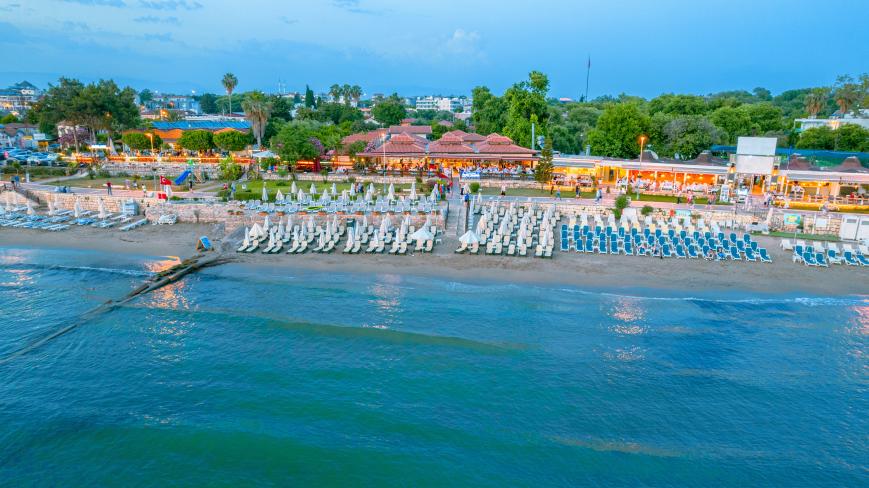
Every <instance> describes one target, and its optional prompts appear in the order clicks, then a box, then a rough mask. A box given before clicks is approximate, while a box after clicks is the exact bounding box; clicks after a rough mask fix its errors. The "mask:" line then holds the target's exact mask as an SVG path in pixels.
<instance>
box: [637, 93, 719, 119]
mask: <svg viewBox="0 0 869 488" xmlns="http://www.w3.org/2000/svg"><path fill="white" fill-rule="evenodd" d="M708 111H709V104H708V103H707V101H706V99H705V98H704V97H700V96H697V95H674V94H672V93H668V94H665V95H660V96H658V97H655V98H653V99H652V100H651V101H649V114H650V115H655V114H656V113H658V112H663V113H667V114H674V115H703V114H705V113H707V112H708Z"/></svg>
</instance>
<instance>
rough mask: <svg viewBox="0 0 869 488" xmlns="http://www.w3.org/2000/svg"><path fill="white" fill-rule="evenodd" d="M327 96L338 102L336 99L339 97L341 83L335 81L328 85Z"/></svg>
mask: <svg viewBox="0 0 869 488" xmlns="http://www.w3.org/2000/svg"><path fill="white" fill-rule="evenodd" d="M329 96H330V97H331V98H332V101H333V102H334V103H338V100H339V99H340V98H341V85H338V84H337V83H336V84H334V85H332V86H330V87H329Z"/></svg>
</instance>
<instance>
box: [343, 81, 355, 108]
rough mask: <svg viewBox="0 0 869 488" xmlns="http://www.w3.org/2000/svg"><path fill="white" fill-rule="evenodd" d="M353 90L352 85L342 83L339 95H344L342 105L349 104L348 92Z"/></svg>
mask: <svg viewBox="0 0 869 488" xmlns="http://www.w3.org/2000/svg"><path fill="white" fill-rule="evenodd" d="M352 91H353V87H351V86H350V85H348V84H347V83H344V86H342V87H341V95H342V96H343V97H344V105H350V92H352Z"/></svg>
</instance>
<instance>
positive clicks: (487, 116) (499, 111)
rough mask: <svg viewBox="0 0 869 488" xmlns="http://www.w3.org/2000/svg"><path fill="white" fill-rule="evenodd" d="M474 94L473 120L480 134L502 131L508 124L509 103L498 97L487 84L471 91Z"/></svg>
mask: <svg viewBox="0 0 869 488" xmlns="http://www.w3.org/2000/svg"><path fill="white" fill-rule="evenodd" d="M471 94H472V96H473V103H472V115H471V120H473V122H474V126H475V127H476V131H477V133H478V134H482V135H489V134H491V133H493V132H501V131H503V130H504V126H505V125H507V103H506V101H505V100H504V99H502V98H501V97H497V96H495V95H493V94H492V92H491V91H490V90H489V89H488V88H486V87H485V86H478V87H476V88H474V89H473V91H472V92H471Z"/></svg>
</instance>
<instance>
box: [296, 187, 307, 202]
mask: <svg viewBox="0 0 869 488" xmlns="http://www.w3.org/2000/svg"><path fill="white" fill-rule="evenodd" d="M304 199H305V192H303V191H302V190H299V193H297V194H296V200H297V201H299V202H301V201H302V200H304Z"/></svg>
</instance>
